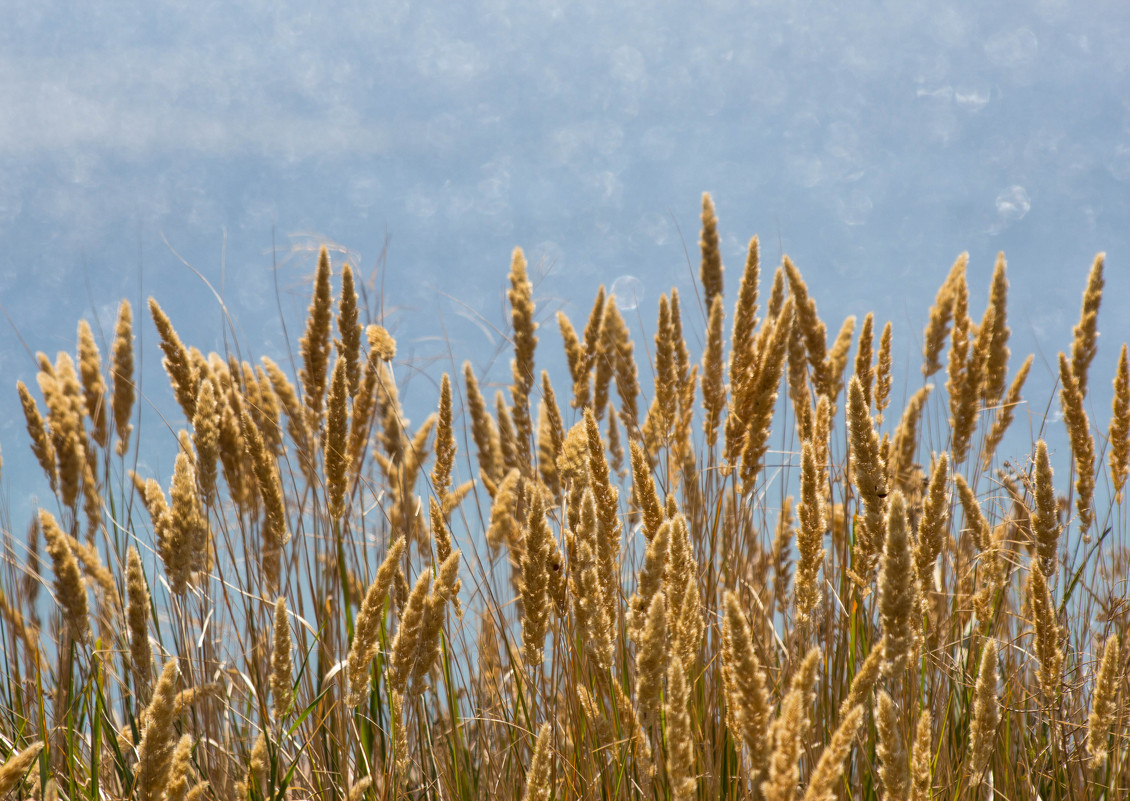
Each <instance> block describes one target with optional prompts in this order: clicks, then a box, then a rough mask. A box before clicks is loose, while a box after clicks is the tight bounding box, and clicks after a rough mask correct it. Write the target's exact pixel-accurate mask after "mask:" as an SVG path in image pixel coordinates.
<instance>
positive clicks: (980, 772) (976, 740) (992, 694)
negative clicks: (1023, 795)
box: [968, 640, 1001, 786]
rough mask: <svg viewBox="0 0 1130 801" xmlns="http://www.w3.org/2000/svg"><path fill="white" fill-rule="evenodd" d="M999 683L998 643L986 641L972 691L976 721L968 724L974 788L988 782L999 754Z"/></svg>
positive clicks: (969, 762) (971, 774)
mask: <svg viewBox="0 0 1130 801" xmlns="http://www.w3.org/2000/svg"><path fill="white" fill-rule="evenodd" d="M998 681H999V676H998V672H997V642H996V640H986V642H985V646H984V648H982V649H981V662H980V668H979V670H978V673H977V683H976V685H975V687H974V690H973V720H972V721H971V722H970V724H969V756H968V766H969V779H970V782H971V783H972V784H973V785H975V786H979V785H981V784H982V783H983V782H985V781H987V780H988V779H989V771H990V761H991V760H992V757H993V753H994V752H995V750H996V749H995V747H994V741H995V740H996V733H997V725H998V724H999V723H1000V717H1001V709H1000V697H999V696H998V691H997V682H998Z"/></svg>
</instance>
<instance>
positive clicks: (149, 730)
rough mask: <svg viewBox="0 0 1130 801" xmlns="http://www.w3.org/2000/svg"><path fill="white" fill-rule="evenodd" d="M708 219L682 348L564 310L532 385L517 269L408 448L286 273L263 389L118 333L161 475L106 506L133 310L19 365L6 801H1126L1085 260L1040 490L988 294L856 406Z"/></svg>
mask: <svg viewBox="0 0 1130 801" xmlns="http://www.w3.org/2000/svg"><path fill="white" fill-rule="evenodd" d="M702 219H703V227H702V234H701V242H700V244H701V252H702V261H701V269H700V280H701V286H700V287H699V292H700V296H701V299H700V301H696V304H695V305H696V307H697V305H698V302H701V303H702V307H703V308H704V309H707V310H709V313H708V315H707V319H708V322H707V324H706V327H705V331H702V332H698V331H696V332H695V335H694V336H688V335H687V334H686V331H687V330H689V328H688V326H689V325H691V322H690V321H691V320H692V319H693V320H696V321H698V320H701V319H702V315H701V314H699V313H698V312H697V308H696V312H695V314H693V315H688V314H686V313H685V310H686V308H687V306H686V305H685V299H680V298H679V296H678V295H677V294H676V293H675V292H672V293H671V294H670V295H665V296H663V297H661V298H660V301H659V306H658V318H657V324H656V327H655V330H656V332H657V333H656V335H655V338H654V341H653V342H644V343H639V342H635V343H634V342H633V341H632V339H631V336H630V332H629V328H628V326H627V325H626V323H625V322H624V320H623V318H622V316H621V314H620V311H619V310H618V307H617V305H616V303H615V302H614V299H613V298H612V297H610V296H606V295H605V293H604V290H603V289H602V290H601V292H600V293H599V295H598V296H597V298H596V300H595V302H594V305H593V307H592V312H591V314H590V315H589V317H588V319H587V320H577V321H570V320H568V319H567V318H566V317H565V316H564V315H563V314H558V318H557V319H558V324H559V328H560V335H561V339H562V341H563V342H564V345H565V351H566V356H567V363H568V368H569V372H568V374H567V375H566V374H563V375H555V376H550V375H548V374H547V373H546V372H544V371H541V370H539V368H538V367H537V356H538V348H539V347H542V345H539V336H538V333H537V328H538V326H537V324H536V323H535V318H536V309H535V304H534V299H533V297H532V286H531V283H530V280H529V278H528V275H527V269H526V263H525V260H524V257H523V255H522V252H521V251H520V250H516V251H515V252H514V257H513V261H512V264H511V268H510V273H509V291H508V298H509V302H510V309H511V320H510V331H509V334H510V338H511V344H512V346H513V361H512V379H511V381H510V384H509V386H507V387H504V388H503V389H502V391H499V392H498V393H497V394H496V395H495V397H493V398H489V397H486V396H485V393H487V390H486V389H485V386H483V387H481V386H480V385H479V383H478V381H477V378H476V375H475V373H474V371H473V369H472V367H471V365H470V364H469V363H467V364H466V365H465V366H464V368H463V370H462V373H461V374H459V375H454V376H447V375H444V376H443V378H442V381H441V390H440V394H439V397H438V399H436V401H435V404H434V407H433V408H435V413H434V414H432V415H431V416H430V417H428V418H427V419H426V420H425V421H423V423H422V424H421V425H419V426H416V427H413V426H408V425H407V424H406V421H405V418H404V415H403V411H402V407H401V403H400V400H399V397H398V393H397V373H398V364H397V360H396V343H395V342H394V340H393V338H392V336H391V335H390V334H389V332H388V331H387V330H386V329H385V328H384V327H382V325H381V322H382V321H381V320H367V319H364V317H365V315H366V313H365V311H364V310H363V309H360V308H359V304H358V293H357V288H356V286H355V284H354V276H353V273H352V272H351V270H350V268H349V266H348V265H342V266H340V267H339V268H337V269H333V270H331V264H330V260H329V257H328V256H327V253H326V251H325V250H324V249H323V250H322V253H321V257H320V259H319V264H318V270H317V274H316V278H315V282H314V287H313V292H312V297H311V301H310V306H309V313H308V316H307V320H306V329H305V332H304V333H303V335H302V337H301V340H300V348H299V353H297V354H295V357H294V365H293V369H291V365H279V364H276V363H275V362H273V361H271V360H270V359H262V360H260V361H255V360H252V359H250V358H246V359H245V358H244V357H243V355H242V354H241V355H240V356H236V355H233V354H232V353H227V354H215V353H212V354H207V355H205V354H203V353H201V352H200V351H199V350H197V349H195V348H193V347H191V346H189V345H188V344H186V343H183V342H182V341H181V340H180V338H179V337H178V335H177V333H176V329H175V323H176V321H175V320H170V319H169V318H168V317H167V316H166V314H165V313H164V312H163V311H162V309H161V307H160V305H159V303H160V298H157V299H155V300H150V303H149V309H148V310H147V311H148V316H149V318H151V321H152V324H154V325H155V326H156V331H157V333H158V335H159V337H160V342H161V345H160V347H161V351H162V353H163V364H164V367H165V370H166V372H167V375H168V378H169V390H170V392H169V395H168V403H169V404H170V409H177V412H176V414H175V415H171V416H170V418H169V419H171V420H173V421H174V422H173V425H174V428H175V427H178V426H179V427H181V430H180V436H179V440H180V449H179V451H178V454H177V456H176V463H175V471H174V473H173V475H172V476H167V475H164V476H153V475H144V474H139V472H138V470H140V468H138V469H137V470H135V469H134V468H135V467H137V465H139V464H142V463H144V460H142V459H140V458H139V455H138V453H137V452H136V446H135V443H136V440H137V437H136V436H135V432H133V431H132V427H133V424H134V423H135V422H136V419H137V418H136V405H137V404H136V397H135V396H136V392H135V387H134V383H133V382H134V376H135V371H136V369H137V366H135V365H134V351H133V343H134V326H135V325H140V324H141V322H140V321H137V320H134V319H133V311H132V310H131V307H130V306H129V304H128V303H124V302H123V304H122V306H121V308H120V314H119V319H118V325H117V329H116V332H115V336H114V338H113V340H112V341H111V342H108V343H103V346H102V348H99V346H98V344H97V343H96V340H95V337H94V336H93V334H92V332H91V328H90V326H89V325H87V324H86V323H80V325H79V329H78V347H77V349H76V351H75V353H73V354H71V353H66V352H60V353H59V354H58V355H57V356H56V357H55V358H54V359H51V358H49V357H48V356H46V355H43V354H40V355H39V357H38V361H39V368H40V371H39V373H38V375H37V376H36V382H35V383H36V384H37V386H34V387H29V386H26V385H25V384H24V383H23V382H21V383H20V384H19V386H18V390H19V393H20V397H21V401H22V403H23V409H24V413H25V417H26V422H27V432H28V435H29V439H30V443H31V448H32V450H33V452H34V454H35V457H36V459H37V461H38V462H39V464H40V466H41V467H42V468H43V471H44V481H45V486H49V488H50V491H51V493H50V495H49V496H48V497H50V498H51V500H50V502H48V503H45V504H43V508H42V509H40V510H39V512H38V514H37V515H36V516H35V519H34V520H32V521H31V523H30V526H29V527H28V528H27V529H26V533H25V532H23V531H17V532H5V535H4V536H5V547H4V558H3V564H2V566H0V650H2V652H3V654H4V672H3V676H2V678H0V765H2V767H0V798H9V797H10V798H19V799H22V798H42V799H49V798H50V799H55V798H62V799H90V801H94V800H95V799H111V798H139V799H153V801H159V799H168V800H169V801H182V799H194V800H198V799H206V798H207V799H211V798H215V799H247V798H251V799H282V798H288V799H307V798H317V799H346V798H348V799H349V800H350V801H355V800H359V799H399V798H435V799H490V801H508V799H530V800H531V801H533V800H534V799H538V800H539V801H540V800H542V799H550V798H553V799H574V798H578V799H582V798H583V799H648V800H651V799H661V800H663V801H666V799H672V800H673V801H674V800H679V801H682V800H683V799H703V801H707V800H710V801H712V800H713V799H765V800H766V801H785V799H790V800H791V799H801V798H803V799H805V801H813V800H815V799H835V798H841V799H892V800H893V799H916V801H921V800H922V799H931V798H933V799H963V798H992V797H997V798H1002V799H1035V798H1042V799H1047V800H1049V801H1050V799H1099V798H1104V799H1122V798H1126V797H1128V795H1130V756H1128V752H1127V735H1128V731H1127V724H1128V723H1130V720H1128V711H1130V706H1128V703H1127V697H1128V696H1127V692H1128V690H1130V687H1128V686H1127V676H1128V673H1127V669H1126V667H1127V662H1128V658H1130V657H1128V654H1127V651H1130V648H1125V647H1123V646H1122V645H1121V644H1120V643H1121V642H1122V641H1124V640H1125V629H1126V625H1127V622H1128V619H1130V606H1128V604H1127V588H1126V571H1127V550H1126V545H1127V515H1126V505H1125V504H1126V501H1125V500H1124V497H1123V489H1124V484H1125V481H1126V476H1127V468H1128V464H1130V386H1128V384H1130V370H1128V364H1127V350H1126V346H1125V345H1123V346H1122V351H1121V357H1120V360H1119V363H1118V364H1119V367H1118V372H1117V375H1116V376H1113V377H1099V376H1095V375H1091V374H1090V366H1091V362H1092V360H1093V358H1094V356H1095V353H1096V342H1097V332H1098V328H1097V326H1098V314H1099V307H1100V302H1101V299H1102V290H1103V278H1102V271H1103V258H1102V256H1101V255H1100V256H1098V257H1097V258H1096V260H1095V262H1094V266H1093V268H1092V270H1091V272H1090V276H1089V279H1088V281H1087V283H1086V285H1085V286H1080V287H1079V288H1080V290H1081V291H1082V311H1081V314H1080V317H1079V323H1078V325H1077V326H1076V328H1075V335H1074V340H1073V341H1072V342H1065V343H1063V353H1061V354H1060V356H1059V365H1058V369H1059V382H1058V386H1057V397H1055V398H1054V399H1048V398H1038V399H1035V401H1036V402H1035V403H1034V404H1033V407H1032V408H1034V409H1037V410H1042V409H1045V408H1051V409H1052V410H1053V411H1054V410H1061V412H1062V418H1063V421H1064V423H1065V424H1066V431H1067V436H1068V438H1069V441H1070V449H1069V452H1068V451H1067V450H1066V449H1061V450H1060V452H1059V453H1049V449H1048V447H1047V445H1046V444H1045V443H1044V442H1043V441H1042V440H1040V441H1037V442H1032V443H1030V445H1029V450H1030V457H1029V458H1028V459H1027V461H1026V462H1025V463H1023V464H1015V463H1009V462H1008V461H1005V460H1003V459H1000V458H998V457H997V455H996V451H997V447H998V445H999V444H1000V443H1001V441H1002V438H1003V437H1004V436H1005V433H1006V431H1007V430H1008V428H1009V426H1010V423H1011V422H1012V420H1013V418H1014V416H1015V414H1016V412H1017V410H1018V409H1019V408H1022V404H1023V402H1024V396H1023V387H1024V383H1025V378H1026V376H1027V374H1028V371H1029V368H1030V366H1031V364H1032V358H1031V357H1027V358H1026V359H1024V358H1019V359H1018V358H1015V357H1013V356H1012V355H1011V354H1010V352H1009V346H1008V342H1009V328H1008V324H1007V315H1006V306H1007V302H1006V300H1007V289H1008V283H1007V279H1006V270H1005V262H1004V259H1003V256H1002V257H1001V258H1000V259H998V262H997V265H996V269H995V270H994V272H993V276H992V281H991V284H990V286H989V298H990V299H989V303H988V305H987V308H986V309H985V312H984V314H983V315H981V316H980V318H979V319H976V318H975V317H974V316H972V313H971V310H970V309H969V291H968V286H967V283H966V258H965V256H964V255H963V256H961V257H959V258H958V260H957V262H956V263H955V264H954V267H953V269H952V271H951V272H950V274H949V277H948V278H947V279H946V281H945V283H944V284H943V286H942V287H941V289H940V290H939V292H938V295H937V300H936V303H935V305H934V307H933V308H932V309H930V310H929V312H928V314H924V315H923V318H922V323H923V325H924V333H923V335H922V337H921V339H922V341H923V342H924V343H925V347H924V352H923V366H922V370H921V374H922V381H921V383H920V384H919V385H918V386H913V387H894V388H893V387H892V385H891V384H892V382H891V376H892V372H893V371H892V364H891V353H892V333H891V328H890V325H889V324H886V325H884V324H883V321H880V320H875V319H873V317H872V315H870V314H866V316H864V317H862V318H861V319H855V318H849V319H848V320H847V321H845V322H844V324H843V325H842V327H840V328H839V329H838V333H835V334H833V333H832V331H830V330H829V329H828V328H826V327H825V323H824V321H822V320H821V319H820V317H819V315H818V311H817V305H816V299H815V298H814V297H813V296H812V295H810V293H809V290H808V288H807V287H806V285H805V282H804V279H803V277H802V276H801V273H800V272H799V271H798V270H797V269H796V267H795V266H794V265H793V264H792V263H791V262H790V261H789V260H788V258H787V257H786V258H785V259H784V260H783V263H782V265H781V266H780V267H778V268H776V270H775V271H771V270H762V268H761V265H760V260H759V251H758V242H757V240H756V238H755V239H753V240H752V241H751V242H750V246H749V255H748V259H747V261H746V263H745V265H744V269H743V270H742V271H740V282H735V281H734V280H733V276H734V274H735V273H738V272H739V271H738V270H736V269H733V268H731V269H730V270H729V271H727V281H728V282H729V283H730V286H729V289H730V293H729V294H728V295H727V294H726V293H724V291H723V269H722V263H721V258H720V255H719V245H718V241H719V240H718V233H717V229H716V220H715V217H714V211H713V206H712V204H711V202H710V199H709V197H708V196H704V199H703V217H702ZM763 273H764V275H763ZM763 279H764V280H763ZM501 280H502V279H501V275H500V283H501ZM735 283H736V284H737V285H736V286H735V285H734V284H735ZM762 290H764V291H762ZM862 311H865V310H862ZM145 324H146V325H149V324H150V323H149V321H146V322H145ZM697 324H698V323H696V325H697ZM541 337H542V338H543V339H544V338H545V333H544V332H543V333H542V335H541ZM699 340H701V341H704V342H705V343H706V347H705V352H703V353H701V354H698V353H690V352H688V347H687V344H686V343H687V342H688V341H699ZM452 347H453V348H454V347H455V345H454V344H453V345H452ZM455 356H456V357H457V358H460V356H461V355H460V354H459V353H458V352H456V353H455ZM1111 378H1113V380H1114V386H1115V393H1114V398H1115V400H1114V408H1113V409H1112V410H1111V412H1110V415H1109V420H1106V419H1095V417H1094V410H1093V409H1092V407H1091V405H1090V404H1088V402H1087V390H1088V386H1089V385H1094V384H1095V383H1097V382H1100V381H1101V382H1106V381H1109V380H1111ZM151 394H152V393H151ZM892 398H907V399H908V401H907V403H906V407H905V408H904V409H898V408H895V407H892V405H891V400H892ZM1049 401H1050V406H1049ZM174 404H175V405H174ZM178 407H179V408H178ZM1089 412H1090V413H1091V415H1092V416H1091V417H1089V416H1088V413H1089ZM177 415H179V418H178V416H177ZM178 420H179V422H178ZM1048 425H1051V423H1050V422H1049V423H1048ZM1056 425H1058V423H1056ZM1010 436H1013V437H1015V434H1012V435H1010ZM781 441H785V442H789V443H792V447H790V448H787V449H785V452H784V453H782V452H780V451H779V450H778V449H777V448H776V447H774V448H773V449H771V447H770V445H771V442H772V443H774V444H776V443H779V442H781ZM5 447H6V448H7V449H12V448H14V447H16V445H15V444H14V443H5ZM19 447H23V445H22V444H21V445H20V446H19ZM1053 461H1054V462H1055V463H1054V464H1053ZM790 493H791V494H790Z"/></svg>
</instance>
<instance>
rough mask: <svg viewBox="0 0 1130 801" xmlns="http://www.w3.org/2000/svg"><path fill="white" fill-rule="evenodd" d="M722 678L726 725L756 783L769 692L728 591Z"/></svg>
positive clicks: (762, 764) (763, 756)
mask: <svg viewBox="0 0 1130 801" xmlns="http://www.w3.org/2000/svg"><path fill="white" fill-rule="evenodd" d="M722 681H723V685H724V687H725V692H726V725H727V726H729V728H730V731H731V732H732V733H733V735H734V739H735V740H737V741H738V742H740V743H742V744H743V745H744V746H745V748H746V749H747V750H746V752H745V753H748V754H749V762H748V763H747V764H748V767H747V772H748V774H749V778H750V780H751V781H753V782H754V784H755V785H756V783H757V780H758V777H759V776H760V775H761V774H762V772H763V771H764V770H765V768H766V766H767V764H768V760H769V752H768V749H767V748H766V746H767V736H768V733H769V715H770V705H769V704H770V701H769V691H768V688H767V683H766V677H765V672H764V671H763V670H762V669H761V666H760V665H759V664H758V661H757V656H756V654H755V653H754V648H753V636H752V633H751V632H750V628H749V622H748V621H747V620H746V616H745V613H744V612H743V611H742V608H741V603H740V601H739V600H738V596H737V595H736V594H735V593H733V592H729V591H727V592H726V595H725V601H724V609H723V617H722ZM744 758H745V757H744V755H743V759H744ZM842 761H843V759H842V756H841V759H840V762H841V763H842Z"/></svg>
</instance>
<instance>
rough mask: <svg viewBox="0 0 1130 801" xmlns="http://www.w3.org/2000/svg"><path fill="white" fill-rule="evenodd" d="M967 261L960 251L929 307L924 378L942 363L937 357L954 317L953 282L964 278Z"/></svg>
mask: <svg viewBox="0 0 1130 801" xmlns="http://www.w3.org/2000/svg"><path fill="white" fill-rule="evenodd" d="M968 262H969V254H968V253H962V254H961V255H960V256H958V257H957V261H955V262H954V265H953V267H952V268H951V269H950V272H949V275H948V276H946V280H945V281H944V282H943V283H942V285H941V286H940V287H939V288H938V295H937V297H936V298H935V299H934V305H933V306H932V307H931V308H930V322H929V323H928V324H927V325H926V331H925V333H924V334H923V337H922V338H923V341H924V343H925V344H924V345H923V356H924V359H923V364H922V375H923V376H924V377H926V378H929V377H930V376H932V375H933V374H934V373H936V372H938V371H939V370H941V369H942V363H941V361H940V360H939V358H938V357H939V356H940V355H941V353H942V348H943V347H945V343H946V337H947V336H948V335H949V331H950V326H951V324H952V323H953V319H954V304H955V293H956V291H957V290H956V286H955V284H956V282H957V281H958V279H959V277H960V278H961V280H964V275H965V266H966V264H967V263H968Z"/></svg>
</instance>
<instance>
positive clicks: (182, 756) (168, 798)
mask: <svg viewBox="0 0 1130 801" xmlns="http://www.w3.org/2000/svg"><path fill="white" fill-rule="evenodd" d="M192 746H193V741H192V735H191V734H185V735H182V736H181V738H180V739H179V740H178V741H177V745H176V748H174V749H173V757H172V760H171V762H170V763H169V781H168V783H167V784H166V785H165V794H164V799H165V801H184V799H185V796H186V795H187V794H188V781H189V769H190V768H191V760H192Z"/></svg>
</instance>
